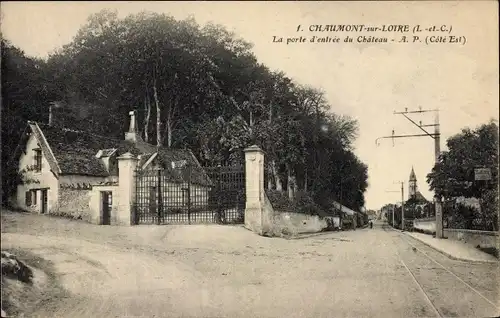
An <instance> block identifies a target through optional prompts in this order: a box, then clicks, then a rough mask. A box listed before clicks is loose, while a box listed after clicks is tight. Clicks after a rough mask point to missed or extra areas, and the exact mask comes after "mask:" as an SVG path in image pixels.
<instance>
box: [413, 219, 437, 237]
mask: <svg viewBox="0 0 500 318" xmlns="http://www.w3.org/2000/svg"><path fill="white" fill-rule="evenodd" d="M413 227H414V228H415V229H417V230H419V231H421V232H424V233H426V234H433V233H436V218H427V219H415V220H413Z"/></svg>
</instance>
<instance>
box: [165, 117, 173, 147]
mask: <svg viewBox="0 0 500 318" xmlns="http://www.w3.org/2000/svg"><path fill="white" fill-rule="evenodd" d="M166 128H167V147H168V148H170V147H171V146H172V118H171V116H170V114H169V115H168V117H167V126H166Z"/></svg>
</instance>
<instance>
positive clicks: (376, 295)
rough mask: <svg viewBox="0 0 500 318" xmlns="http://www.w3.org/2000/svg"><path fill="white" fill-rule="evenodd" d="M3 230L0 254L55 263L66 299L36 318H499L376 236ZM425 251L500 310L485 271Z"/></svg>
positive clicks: (27, 219)
mask: <svg viewBox="0 0 500 318" xmlns="http://www.w3.org/2000/svg"><path fill="white" fill-rule="evenodd" d="M2 221H3V222H2V248H9V247H16V248H22V249H27V250H30V251H31V252H33V253H37V254H39V255H40V256H43V257H44V258H46V259H48V260H50V261H52V262H53V263H54V266H55V269H56V271H57V273H58V274H59V277H60V283H61V284H62V285H63V287H64V288H65V289H66V290H68V292H69V294H70V295H71V297H68V298H66V299H63V300H59V301H58V302H55V303H52V304H46V305H44V306H43V307H42V308H39V309H38V311H37V312H36V313H35V314H34V315H33V317H91V316H93V317H434V316H436V315H438V314H439V315H441V316H455V317H485V316H493V314H494V311H496V310H497V308H495V307H494V306H493V305H491V304H489V303H488V302H487V301H486V300H484V299H483V298H482V297H481V296H478V295H477V293H475V292H474V291H471V290H470V288H469V287H467V286H465V285H464V284H463V283H462V282H460V281H459V280H457V279H456V278H454V277H453V276H452V275H451V274H449V273H446V272H445V271H443V269H442V268H441V269H440V268H439V266H438V265H436V264H434V263H433V262H432V261H431V260H429V259H428V257H427V256H425V255H423V254H422V253H421V252H415V251H413V250H412V248H411V246H410V245H409V243H408V241H406V240H405V239H404V238H403V237H401V234H400V233H397V232H395V231H388V230H386V229H384V228H382V226H380V225H377V226H375V228H374V229H371V230H370V229H363V230H356V231H350V232H340V233H339V232H336V233H327V234H322V235H318V236H312V237H308V238H303V239H295V240H283V239H271V238H264V237H259V236H257V235H255V234H253V233H251V232H249V231H247V230H246V229H244V228H242V227H238V226H217V225H210V226H204V225H191V226H136V227H129V228H127V227H109V226H95V225H91V224H86V223H83V222H78V221H70V220H64V219H55V218H48V217H45V216H38V215H29V214H17V213H7V214H3V215H2ZM411 243H412V244H418V243H417V242H411ZM417 247H418V248H419V249H420V248H422V251H424V250H423V249H424V247H422V246H419V245H417ZM425 251H426V252H427V253H429V254H428V255H430V256H432V257H436V259H437V261H438V262H441V263H442V264H443V265H444V266H445V267H446V268H451V269H452V270H453V271H454V273H456V274H457V275H459V276H460V277H464V278H463V279H466V280H467V281H468V282H469V284H470V285H471V286H472V287H474V288H475V289H476V290H478V291H480V292H481V294H482V295H484V296H485V297H486V298H487V299H490V300H491V299H498V293H497V291H498V289H495V286H494V285H492V284H491V281H492V272H491V271H492V270H494V268H493V267H491V266H488V265H487V264H485V265H483V264H477V265H476V264H473V265H470V266H464V265H463V263H461V262H457V261H452V260H449V259H443V258H442V257H443V256H442V254H439V253H437V254H439V255H435V254H432V251H429V250H425ZM439 257H441V258H439ZM433 264H434V265H433ZM443 272H445V273H443ZM469 272H473V273H474V275H469ZM412 273H413V274H412ZM415 278H416V282H415ZM464 286H465V287H464ZM422 288H423V290H422ZM458 293H460V294H461V295H462V294H463V295H465V296H464V297H462V296H460V295H459V294H458ZM436 307H437V309H438V311H437V312H436V309H435V308H436ZM471 315H472V316H471Z"/></svg>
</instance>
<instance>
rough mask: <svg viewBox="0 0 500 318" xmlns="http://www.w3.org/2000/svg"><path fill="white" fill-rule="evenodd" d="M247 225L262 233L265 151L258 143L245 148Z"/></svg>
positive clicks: (252, 229)
mask: <svg viewBox="0 0 500 318" xmlns="http://www.w3.org/2000/svg"><path fill="white" fill-rule="evenodd" d="M245 191H246V207H245V227H246V228H247V229H249V230H251V231H253V232H256V233H258V234H259V235H262V234H263V233H262V232H263V228H262V225H263V224H262V223H263V219H262V210H263V207H264V200H265V197H264V195H265V193H264V152H263V151H262V150H261V149H260V148H259V147H258V146H256V145H253V146H251V147H248V148H246V149H245Z"/></svg>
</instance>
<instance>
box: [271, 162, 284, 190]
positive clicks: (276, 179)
mask: <svg viewBox="0 0 500 318" xmlns="http://www.w3.org/2000/svg"><path fill="white" fill-rule="evenodd" d="M271 168H272V169H273V178H274V183H275V184H276V191H280V192H281V191H283V185H282V184H281V179H280V176H279V174H278V169H276V161H274V160H273V161H272V163H271Z"/></svg>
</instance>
